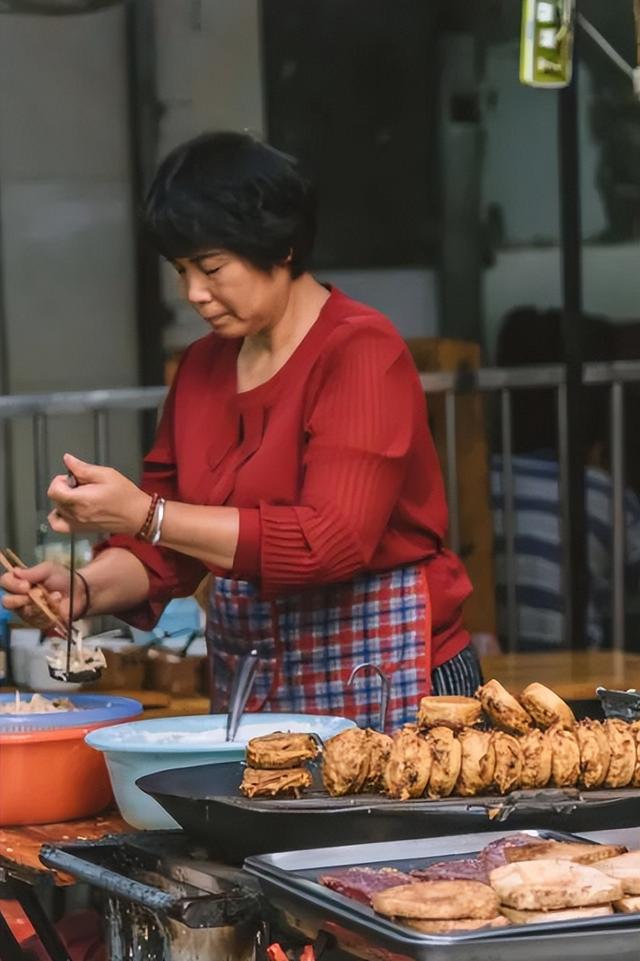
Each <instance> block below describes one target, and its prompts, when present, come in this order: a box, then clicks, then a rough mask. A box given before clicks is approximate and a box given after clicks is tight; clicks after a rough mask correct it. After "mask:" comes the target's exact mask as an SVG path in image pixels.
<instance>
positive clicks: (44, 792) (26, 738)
mask: <svg viewBox="0 0 640 961" xmlns="http://www.w3.org/2000/svg"><path fill="white" fill-rule="evenodd" d="M124 720H127V719H126V718H122V719H118V721H117V722H116V723H121V722H122V721H124ZM110 726H111V725H110V723H109V722H108V721H107V722H100V723H97V724H90V725H85V726H83V727H68V728H59V729H53V730H50V731H32V732H29V733H20V734H13V733H12V734H0V825H4V826H7V825H10V824H49V823H54V822H56V821H73V820H74V819H76V818H83V817H88V816H89V815H91V814H97V813H98V812H99V811H101V810H103V809H104V808H106V807H107V805H108V804H110V803H111V801H112V799H113V795H112V792H111V784H110V782H109V775H108V774H107V768H106V765H105V762H104V757H103V755H102V754H100V753H99V752H98V751H94V750H93V749H92V748H90V747H89V746H88V745H87V744H85V743H84V737H85V734H88V733H89V731H95V730H96V728H99V727H110Z"/></svg>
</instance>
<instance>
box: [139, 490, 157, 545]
mask: <svg viewBox="0 0 640 961" xmlns="http://www.w3.org/2000/svg"><path fill="white" fill-rule="evenodd" d="M159 498H160V495H159V494H152V495H151V503H150V504H149V510H148V511H147V516H146V518H145V521H144V524H143V525H142V527H141V528H140V530H139V531H138V533H137V534H136V537H137V538H138V539H139V540H141V541H148V540H149V539H150V538H149V533H150V530H151V527H152V525H153V518H154V516H155V513H156V507H157V504H158V500H159Z"/></svg>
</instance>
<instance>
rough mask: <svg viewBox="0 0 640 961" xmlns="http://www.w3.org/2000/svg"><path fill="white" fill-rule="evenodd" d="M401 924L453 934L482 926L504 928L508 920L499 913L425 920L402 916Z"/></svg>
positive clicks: (475, 929)
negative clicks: (498, 914)
mask: <svg viewBox="0 0 640 961" xmlns="http://www.w3.org/2000/svg"><path fill="white" fill-rule="evenodd" d="M402 923H403V924H406V925H407V927H409V928H413V930H414V931H421V932H422V934H455V932H456V931H480V930H482V929H483V928H506V927H507V926H508V925H509V921H508V920H507V918H506V917H503V916H502V915H500V916H499V917H497V918H456V919H455V920H453V921H425V920H420V919H419V918H403V920H402Z"/></svg>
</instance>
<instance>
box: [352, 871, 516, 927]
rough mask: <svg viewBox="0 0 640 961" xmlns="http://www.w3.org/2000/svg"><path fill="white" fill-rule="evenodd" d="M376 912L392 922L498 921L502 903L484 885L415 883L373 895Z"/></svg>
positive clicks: (479, 882)
mask: <svg viewBox="0 0 640 961" xmlns="http://www.w3.org/2000/svg"><path fill="white" fill-rule="evenodd" d="M371 903H372V905H373V909H374V911H377V912H378V914H384V915H386V916H387V917H389V918H422V919H424V920H428V921H437V920H446V921H452V920H457V919H459V918H484V919H489V918H496V917H498V915H499V913H500V912H499V910H498V908H499V901H498V897H497V895H496V894H495V892H494V891H493V890H492V889H491V888H490V887H489V885H488V884H483V883H482V882H481V881H415V882H414V883H413V884H402V885H400V886H399V887H397V888H387V890H386V891H380V892H378V893H377V894H374V896H373V898H372V901H371Z"/></svg>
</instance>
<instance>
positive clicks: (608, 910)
mask: <svg viewBox="0 0 640 961" xmlns="http://www.w3.org/2000/svg"><path fill="white" fill-rule="evenodd" d="M500 910H501V911H502V913H503V915H504V916H505V918H508V919H509V921H511V923H512V924H549V923H551V924H553V923H554V922H555V921H574V920H578V919H579V918H600V917H603V916H604V915H606V914H613V908H612V907H611V905H610V904H595V905H593V906H592V907H589V908H565V909H564V910H560V911H517V910H516V908H509V907H507V905H506V904H501V905H500Z"/></svg>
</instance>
